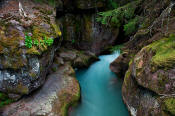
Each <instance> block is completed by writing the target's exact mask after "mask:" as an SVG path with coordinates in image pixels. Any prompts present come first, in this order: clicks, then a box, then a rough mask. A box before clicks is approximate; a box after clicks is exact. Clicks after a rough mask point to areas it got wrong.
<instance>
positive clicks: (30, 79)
mask: <svg viewBox="0 0 175 116" xmlns="http://www.w3.org/2000/svg"><path fill="white" fill-rule="evenodd" d="M55 15H56V13H55V11H54V9H53V8H52V7H50V6H48V5H46V4H43V5H40V4H37V3H34V2H32V1H25V0H20V2H19V1H17V0H6V1H4V2H3V4H2V6H1V9H0V91H1V92H4V93H7V94H9V97H11V98H13V99H18V98H19V97H20V96H21V95H25V94H29V93H30V92H31V91H33V90H35V89H37V88H38V87H40V86H41V85H42V84H43V83H44V82H45V77H46V74H47V72H48V71H47V70H48V68H49V66H50V65H51V62H52V60H53V57H54V50H55V48H54V46H50V47H49V46H47V44H46V43H44V38H45V39H47V38H51V39H53V40H54V39H55V38H57V37H59V35H60V31H59V27H57V26H56V23H55ZM27 37H28V40H27ZM57 39H58V38H57ZM34 41H36V44H35V43H34ZM55 41H56V40H55ZM27 42H28V43H27ZM37 43H38V44H37Z"/></svg>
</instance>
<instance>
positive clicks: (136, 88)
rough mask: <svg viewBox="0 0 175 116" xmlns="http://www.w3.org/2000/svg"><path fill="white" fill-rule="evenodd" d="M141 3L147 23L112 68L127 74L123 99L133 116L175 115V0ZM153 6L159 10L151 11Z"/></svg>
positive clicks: (127, 44)
mask: <svg viewBox="0 0 175 116" xmlns="http://www.w3.org/2000/svg"><path fill="white" fill-rule="evenodd" d="M146 3H149V4H146ZM142 5H143V9H144V10H145V12H144V13H145V14H144V15H145V17H147V19H145V21H146V20H147V21H146V22H147V23H146V22H145V21H144V22H143V24H144V25H145V26H144V28H143V27H142V28H140V29H139V30H138V32H137V33H136V34H135V35H134V36H133V37H132V38H131V40H130V41H129V42H127V43H126V44H125V47H124V48H122V50H123V53H122V54H121V55H120V56H119V57H118V58H117V59H116V60H115V61H114V62H113V63H112V64H111V69H112V70H113V71H114V72H115V73H117V74H122V75H119V76H120V77H124V82H123V86H122V95H123V100H124V102H125V104H126V105H127V107H128V110H129V111H130V113H131V115H132V116H142V115H145V116H149V115H152V116H172V115H174V106H175V104H174V99H175V96H174V92H175V91H174V76H175V75H174V74H175V73H174V59H175V58H174V47H173V46H174V41H175V37H174V32H175V31H174V30H175V28H174V26H173V25H174V7H173V6H174V2H172V1H164V3H159V2H158V1H157V2H156V1H154V2H153V1H150V2H149V0H145V2H143V3H142ZM158 6H159V7H158ZM145 8H146V9H145ZM154 8H157V9H155V10H151V9H154ZM161 8H162V9H161ZM148 12H149V13H150V14H152V13H153V14H155V15H148V14H147V13H148ZM150 19H152V21H150ZM127 67H129V68H128V70H127ZM123 74H125V76H123Z"/></svg>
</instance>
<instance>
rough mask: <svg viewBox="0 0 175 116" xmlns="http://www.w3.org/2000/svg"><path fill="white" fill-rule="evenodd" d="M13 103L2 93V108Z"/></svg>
mask: <svg viewBox="0 0 175 116" xmlns="http://www.w3.org/2000/svg"><path fill="white" fill-rule="evenodd" d="M12 102H13V100H12V99H9V98H8V96H7V95H6V94H4V93H1V92H0V107H3V106H4V105H8V104H10V103H12Z"/></svg>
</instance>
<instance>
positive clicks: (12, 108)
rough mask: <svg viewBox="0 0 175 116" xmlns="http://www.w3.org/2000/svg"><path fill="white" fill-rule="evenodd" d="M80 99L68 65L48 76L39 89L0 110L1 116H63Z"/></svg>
mask: <svg viewBox="0 0 175 116" xmlns="http://www.w3.org/2000/svg"><path fill="white" fill-rule="evenodd" d="M79 97H80V88H79V84H78V81H77V80H76V78H75V72H74V70H73V69H72V67H71V66H70V65H69V64H66V63H65V64H64V65H63V66H60V67H59V69H58V70H57V71H56V72H55V73H53V74H51V75H49V76H48V79H47V81H46V83H45V84H44V85H43V86H42V88H41V89H39V90H38V91H35V92H34V93H32V94H31V95H30V96H28V97H24V98H23V99H22V100H20V101H18V102H16V103H13V104H11V105H8V106H6V107H5V108H3V109H1V113H0V115H1V116H41V115H42V116H65V115H66V112H67V108H68V107H69V106H70V105H72V104H73V103H74V102H77V101H78V99H79Z"/></svg>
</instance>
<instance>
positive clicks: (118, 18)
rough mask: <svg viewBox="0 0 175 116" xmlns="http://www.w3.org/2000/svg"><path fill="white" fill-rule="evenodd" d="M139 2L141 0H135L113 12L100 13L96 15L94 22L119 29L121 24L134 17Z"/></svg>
mask: <svg viewBox="0 0 175 116" xmlns="http://www.w3.org/2000/svg"><path fill="white" fill-rule="evenodd" d="M140 2H141V0H137V1H133V2H130V3H128V4H126V5H124V6H122V7H119V8H117V9H114V10H109V11H106V12H100V13H98V17H97V18H96V21H97V22H100V23H101V24H103V25H107V26H113V27H118V28H119V27H120V26H121V25H122V24H123V23H125V22H124V21H125V20H127V21H128V20H130V19H132V18H133V17H134V15H135V14H134V13H135V10H136V8H137V6H138V4H139V3H140Z"/></svg>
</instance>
